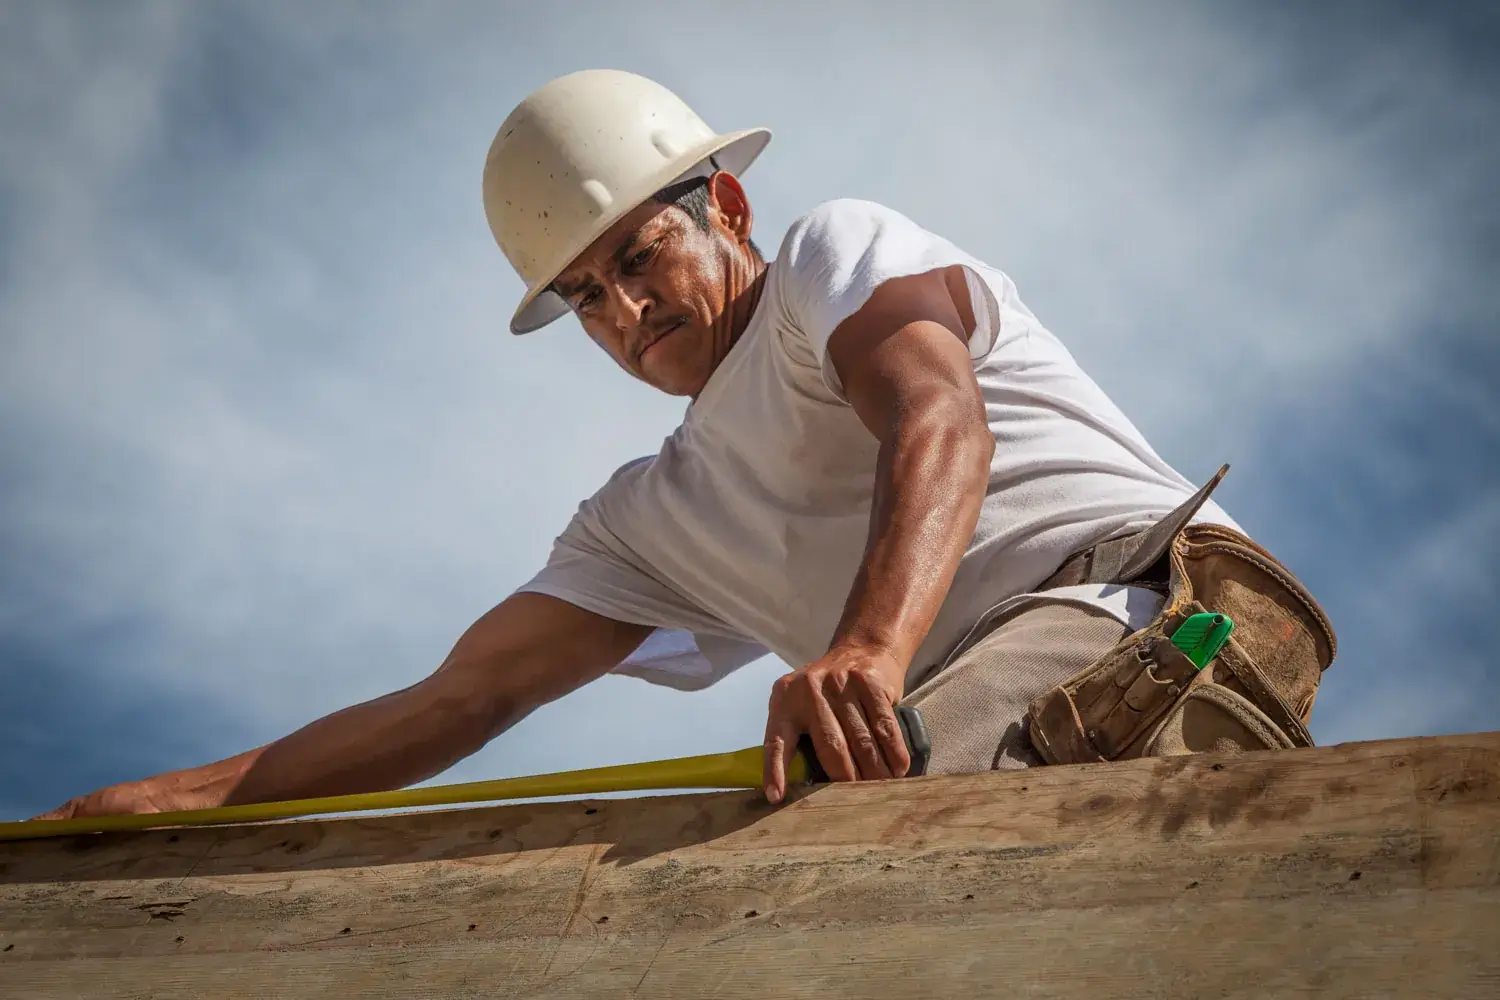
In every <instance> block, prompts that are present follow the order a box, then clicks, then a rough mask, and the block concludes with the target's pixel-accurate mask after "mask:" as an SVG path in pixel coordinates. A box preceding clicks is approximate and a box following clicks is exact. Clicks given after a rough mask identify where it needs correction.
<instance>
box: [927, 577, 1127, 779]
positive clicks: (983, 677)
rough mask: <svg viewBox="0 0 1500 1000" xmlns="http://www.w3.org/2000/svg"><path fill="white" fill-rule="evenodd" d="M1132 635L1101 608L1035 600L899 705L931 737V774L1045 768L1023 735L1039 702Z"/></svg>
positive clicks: (1001, 621) (991, 629)
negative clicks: (911, 710) (918, 718)
mask: <svg viewBox="0 0 1500 1000" xmlns="http://www.w3.org/2000/svg"><path fill="white" fill-rule="evenodd" d="M1129 633H1130V630H1129V629H1128V628H1126V627H1125V626H1124V625H1122V624H1121V623H1120V621H1119V620H1118V619H1117V618H1115V617H1113V616H1112V615H1110V614H1108V613H1107V612H1104V611H1102V610H1098V609H1093V608H1086V607H1084V606H1081V605H1079V604H1077V603H1074V602H1071V601H1059V600H1050V599H1048V598H1046V597H1045V596H1043V597H1038V598H1037V599H1036V600H1035V601H1034V602H1032V603H1029V604H1027V605H1026V606H1025V607H1023V608H1022V609H1020V610H1019V611H1017V612H1016V613H1013V614H1010V615H1007V616H1005V617H1003V618H1001V619H999V620H998V621H997V622H995V623H992V624H991V626H990V627H989V631H988V633H987V634H985V635H984V636H983V637H982V638H980V639H979V640H978V641H977V642H975V643H974V644H973V645H971V646H969V648H967V649H965V650H964V651H963V652H962V653H960V654H959V655H958V656H957V657H955V658H954V659H953V661H952V662H951V663H949V664H947V665H946V666H944V667H942V668H941V669H939V670H938V671H937V672H936V673H933V674H929V675H928V676H927V677H925V678H923V679H922V680H921V681H919V682H918V684H917V686H916V687H915V688H913V689H912V691H911V692H910V693H908V694H907V695H906V697H905V698H903V699H902V704H905V705H912V706H914V707H915V708H917V709H918V710H919V711H921V713H922V721H923V722H924V723H925V724H926V727H927V732H928V734H929V736H930V737H931V738H932V759H931V762H930V763H929V765H928V768H927V773H928V774H965V773H972V772H975V771H989V770H1010V769H1014V768H1022V767H1035V766H1037V765H1039V764H1042V763H1044V761H1043V760H1042V758H1041V757H1040V756H1039V755H1038V754H1037V753H1036V751H1035V750H1034V749H1032V746H1031V743H1030V741H1029V739H1028V738H1027V736H1026V728H1025V717H1026V710H1027V708H1028V707H1029V706H1030V705H1031V702H1032V701H1033V700H1034V699H1035V698H1037V696H1039V695H1041V694H1043V693H1045V692H1046V691H1048V690H1050V689H1052V688H1054V687H1056V686H1057V685H1059V684H1062V683H1063V682H1064V681H1066V680H1068V678H1070V677H1072V676H1074V675H1075V674H1077V673H1078V672H1079V671H1081V670H1083V669H1084V668H1085V667H1087V666H1089V664H1091V663H1094V662H1095V661H1097V660H1098V659H1099V658H1100V657H1102V656H1104V655H1105V654H1106V653H1108V652H1109V650H1110V649H1111V648H1112V647H1113V646H1115V644H1117V643H1118V642H1119V641H1120V640H1121V639H1123V638H1125V636H1126V635H1128V634H1129Z"/></svg>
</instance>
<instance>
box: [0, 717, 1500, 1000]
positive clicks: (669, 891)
mask: <svg viewBox="0 0 1500 1000" xmlns="http://www.w3.org/2000/svg"><path fill="white" fill-rule="evenodd" d="M1017 994H1024V995H1026V996H1032V997H1052V996H1057V997H1064V996H1066V997H1078V996H1083V997H1089V998H1090V1000H1108V998H1113V997H1143V996H1151V997H1177V996H1182V997H1189V996H1191V997H1210V996H1212V997H1246V998H1249V997H1257V998H1259V997H1267V996H1285V995H1293V994H1295V995H1304V994H1308V995H1316V996H1327V997H1360V998H1368V997H1402V998H1409V997H1444V998H1448V997H1475V998H1486V1000H1492V998H1494V997H1497V996H1500V733H1484V734H1472V735H1462V736H1445V737H1434V738H1424V739H1412V740H1392V741H1382V742H1372V743H1361V744H1349V745H1343V746H1338V747H1324V748H1315V749H1306V750H1296V751H1287V752H1281V753H1273V754H1258V755H1253V756H1248V757H1238V758H1232V757H1225V758H1218V757H1208V756H1201V757H1191V758H1178V759H1170V760H1156V761H1135V762H1130V763H1124V764H1109V765H1096V766H1085V767H1066V768H1040V769H1036V770H1032V771H1027V772H1011V773H1006V774H982V775H965V776H959V777H943V778H920V779H907V780H903V781H891V782H884V783H871V784H861V785H837V786H828V787H823V788H819V789H815V790H813V791H811V792H806V793H802V794H800V795H798V796H797V797H796V798H795V799H794V800H793V801H792V802H790V803H789V804H787V805H785V806H783V807H781V808H779V809H772V808H771V807H769V806H767V805H766V804H765V803H764V802H763V801H761V800H760V799H759V797H758V796H757V795H755V794H753V793H730V794H706V795H680V796H663V797H658V798H648V799H615V800H605V801H595V802H565V803H545V804H526V805H511V806H500V807H493V808H483V809H464V810H453V811H445V812H426V813H415V814H407V815H402V816H379V817H366V818H359V819H342V820H328V821H300V822H291V823H277V824H262V825H255V826H242V827H226V828H217V829H185V830H180V831H175V832H171V831H153V832H146V833H133V834H126V833H122V834H110V835H100V836H92V837H77V838H70V839H68V840H60V841H45V842H27V843H14V844H0V996H4V997H7V998H9V997H17V998H20V997H25V998H27V1000H48V998H63V997H68V998H72V997H95V996H99V997H104V996H108V997H142V998H144V997H153V998H169V997H171V998H175V997H182V998H188V997H192V998H198V997H210V996H211V997H222V998H241V997H243V998H255V1000H264V998H267V997H313V996H339V997H386V996H402V997H423V998H437V997H443V998H447V997H477V996H484V997H491V996H507V997H620V996H641V997H661V998H689V997H692V998H700V997H725V998H735V997H757V998H759V997H766V996H776V997H792V998H797V997H809V998H811V997H818V998H831V997H860V998H880V997H914V996H939V997H941V996H964V997H1006V998H1009V997H1012V996H1014V995H1017Z"/></svg>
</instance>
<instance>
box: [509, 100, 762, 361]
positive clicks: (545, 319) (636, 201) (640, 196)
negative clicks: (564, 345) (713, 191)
mask: <svg viewBox="0 0 1500 1000" xmlns="http://www.w3.org/2000/svg"><path fill="white" fill-rule="evenodd" d="M770 141H771V131H770V129H765V128H753V129H745V130H743V131H739V132H728V133H725V134H724V135H719V136H715V137H714V138H713V139H711V140H710V141H708V142H706V143H704V144H703V145H702V146H699V147H698V148H696V149H692V150H689V151H687V152H685V153H683V154H682V155H681V156H679V157H677V158H676V159H674V160H673V161H672V162H670V163H668V164H666V165H664V166H663V167H662V169H661V170H660V171H658V172H657V173H656V174H654V175H652V176H651V177H650V178H648V179H647V180H645V181H643V182H642V183H641V184H640V185H639V187H638V189H636V190H633V191H630V192H628V193H626V194H624V196H623V197H621V198H619V199H618V200H617V201H616V202H615V207H614V208H613V209H612V210H611V211H609V212H605V213H604V214H603V215H601V216H600V217H599V219H598V221H596V222H595V223H594V225H593V227H592V228H591V229H590V230H589V231H588V232H587V233H585V234H584V235H583V237H582V238H580V239H579V241H578V245H577V246H573V247H570V248H569V249H568V251H567V253H566V254H564V255H563V256H562V257H561V259H559V260H557V261H556V262H555V263H554V264H553V265H552V266H550V267H548V268H547V269H546V270H545V271H543V272H542V276H541V277H539V278H537V279H536V280H535V281H533V282H532V283H531V287H529V288H527V289H526V294H525V295H524V296H522V297H521V302H520V304H519V305H518V306H516V311H515V314H514V315H513V316H512V317H511V320H510V332H511V333H513V334H517V335H520V334H524V333H532V332H534V331H536V330H540V329H541V328H542V327H544V326H546V325H547V324H549V323H551V322H552V321H554V320H556V319H558V318H559V317H561V316H564V315H566V314H567V313H568V312H569V311H570V310H569V308H568V304H567V303H566V302H564V301H563V299H562V297H561V296H559V295H558V294H557V293H556V292H553V291H550V290H549V289H548V286H549V285H551V284H552V282H553V281H555V280H557V276H558V275H559V274H561V273H562V272H563V271H565V270H566V269H567V267H568V265H570V264H572V263H573V261H574V260H575V259H576V258H577V257H578V255H579V254H581V253H583V251H585V250H587V249H588V248H589V246H590V245H591V244H592V243H593V242H594V241H595V240H597V239H598V238H599V237H600V236H603V235H604V234H605V233H606V232H607V231H608V230H609V227H610V226H613V225H614V224H615V223H616V222H619V221H620V220H621V219H622V218H624V217H625V216H626V215H629V214H630V213H631V212H633V211H635V210H636V209H637V208H639V207H640V206H641V205H642V204H644V203H645V201H646V200H647V199H648V198H650V197H651V196H652V195H654V194H656V192H658V191H660V190H661V189H662V188H664V187H667V186H668V185H670V184H672V183H674V182H676V181H677V180H679V179H681V178H683V177H688V176H691V175H692V174H694V173H695V172H697V171H698V170H699V168H700V167H702V166H703V164H704V162H705V161H706V160H708V158H709V157H713V158H714V164H715V165H716V166H717V167H718V169H720V170H727V171H729V172H730V173H731V174H734V175H735V176H739V175H740V174H741V173H743V172H744V171H745V169H746V168H748V167H749V166H750V164H752V163H754V162H755V159H756V157H758V156H760V154H761V151H762V150H764V149H765V148H766V144H767V143H769V142H770Z"/></svg>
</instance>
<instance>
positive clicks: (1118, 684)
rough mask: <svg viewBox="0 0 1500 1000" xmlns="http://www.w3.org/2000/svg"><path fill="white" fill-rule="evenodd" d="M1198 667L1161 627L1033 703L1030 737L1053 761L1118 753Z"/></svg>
mask: <svg viewBox="0 0 1500 1000" xmlns="http://www.w3.org/2000/svg"><path fill="white" fill-rule="evenodd" d="M1197 673H1198V669H1197V667H1195V666H1194V665H1193V661H1191V660H1189V659H1188V658H1187V656H1186V655H1184V654H1183V652H1182V651H1181V650H1180V649H1178V648H1177V647H1176V646H1174V645H1172V643H1171V641H1170V640H1168V639H1167V638H1166V636H1165V635H1163V634H1161V632H1160V631H1157V630H1155V629H1148V630H1146V631H1143V632H1139V633H1136V634H1135V635H1134V636H1131V637H1130V638H1129V639H1127V640H1126V641H1125V642H1123V643H1121V644H1120V645H1119V646H1116V647H1115V648H1114V649H1113V650H1111V651H1110V652H1109V654H1107V655H1106V656H1105V657H1104V658H1103V659H1101V660H1100V661H1099V662H1098V663H1097V664H1095V665H1094V666H1093V667H1091V668H1089V669H1088V670H1086V671H1084V672H1083V673H1081V674H1079V675H1078V676H1076V677H1074V678H1072V679H1071V680H1069V681H1068V682H1067V683H1065V684H1062V685H1060V686H1058V687H1055V688H1053V689H1052V690H1050V691H1048V692H1047V693H1046V694H1044V695H1042V696H1041V697H1040V698H1038V699H1037V700H1036V701H1034V702H1033V703H1032V706H1031V712H1030V738H1031V742H1032V745H1033V746H1035V747H1036V749H1037V752H1038V753H1040V754H1041V756H1042V758H1043V759H1044V760H1046V761H1047V762H1048V763H1049V764H1080V763H1089V762H1097V761H1100V760H1116V759H1120V758H1121V757H1122V756H1134V754H1127V753H1126V752H1125V751H1126V750H1127V748H1131V747H1132V746H1133V745H1139V744H1140V743H1141V742H1142V737H1143V736H1145V735H1146V733H1147V732H1148V730H1150V729H1152V728H1153V727H1154V726H1156V725H1157V724H1158V723H1160V722H1161V720H1162V719H1163V717H1164V716H1165V715H1166V714H1167V711H1168V710H1169V709H1171V708H1172V706H1173V705H1174V704H1176V703H1177V701H1178V700H1179V698H1180V696H1181V695H1182V693H1183V691H1185V690H1187V688H1188V685H1190V684H1191V683H1192V682H1193V679H1194V678H1195V677H1196V676H1197Z"/></svg>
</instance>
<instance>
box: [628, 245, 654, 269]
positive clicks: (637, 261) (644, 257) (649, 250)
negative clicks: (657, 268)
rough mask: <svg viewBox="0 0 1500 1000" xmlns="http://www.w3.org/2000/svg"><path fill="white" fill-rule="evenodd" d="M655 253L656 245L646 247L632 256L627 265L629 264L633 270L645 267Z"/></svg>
mask: <svg viewBox="0 0 1500 1000" xmlns="http://www.w3.org/2000/svg"><path fill="white" fill-rule="evenodd" d="M655 252H656V244H655V243H652V244H651V245H650V246H648V247H644V248H643V249H641V250H638V251H636V252H635V253H634V254H632V255H631V257H630V260H628V261H626V263H627V264H629V265H630V266H631V267H632V268H637V267H644V266H645V265H646V262H647V261H649V260H650V259H651V255H652V254H654V253H655Z"/></svg>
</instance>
